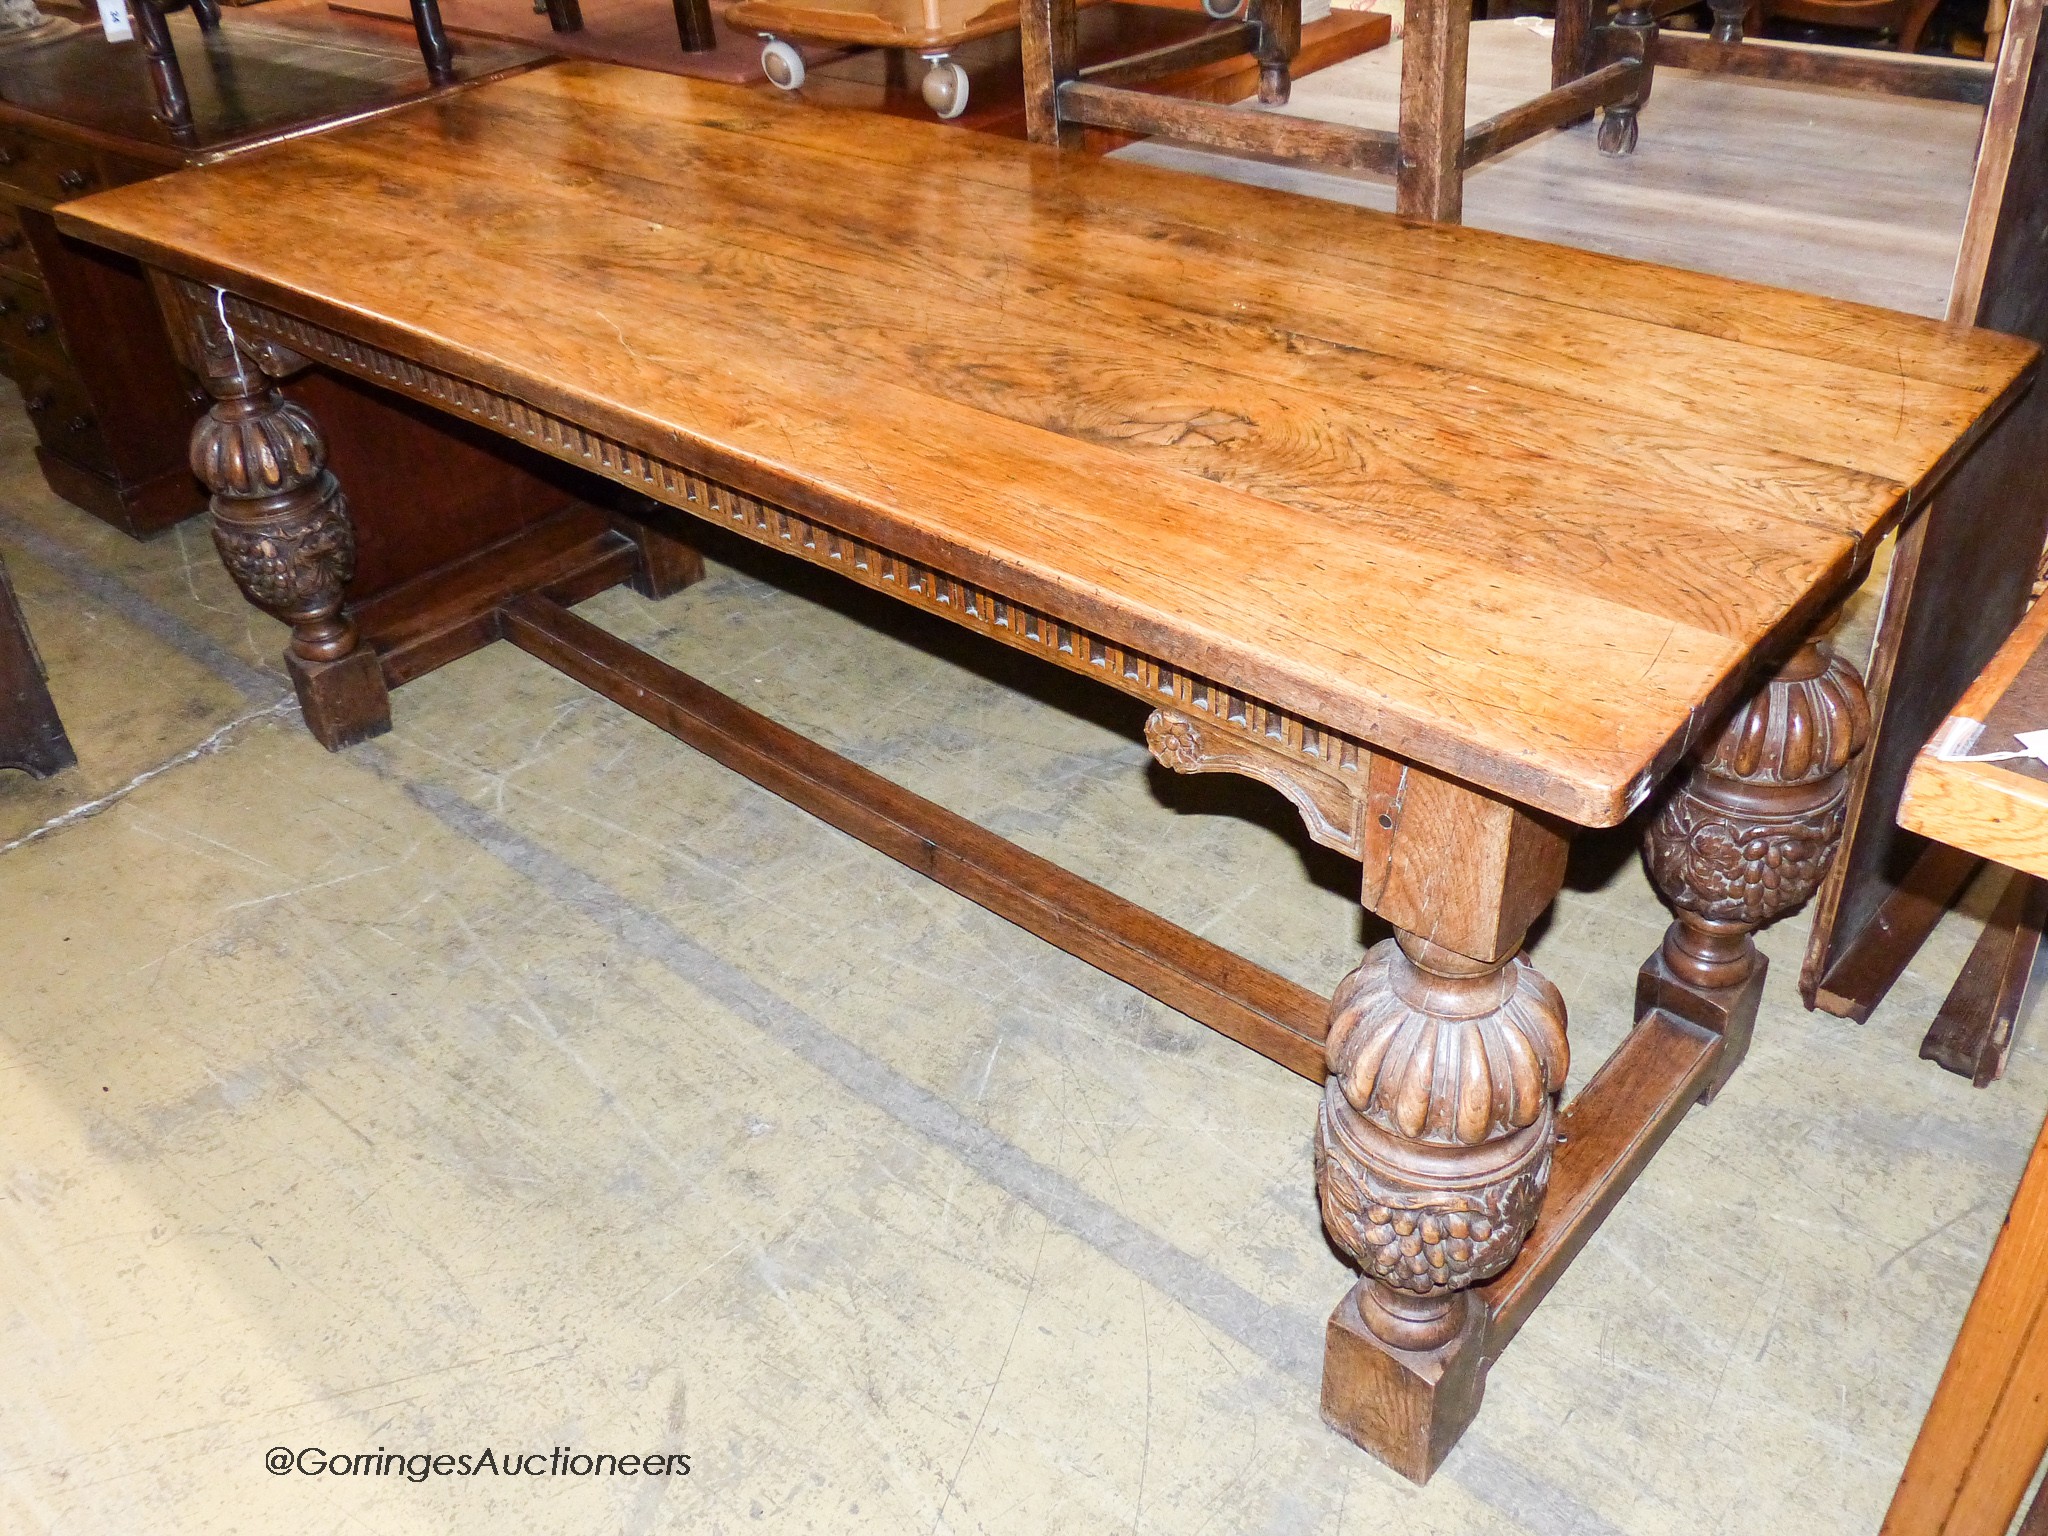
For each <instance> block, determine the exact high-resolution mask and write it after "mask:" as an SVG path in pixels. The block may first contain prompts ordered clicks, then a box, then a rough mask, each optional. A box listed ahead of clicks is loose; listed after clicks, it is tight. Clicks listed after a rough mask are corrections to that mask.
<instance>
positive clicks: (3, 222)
mask: <svg viewBox="0 0 2048 1536" xmlns="http://www.w3.org/2000/svg"><path fill="white" fill-rule="evenodd" d="M0 277H21V278H27V279H28V280H29V281H30V282H33V283H37V284H40V283H41V282H42V280H43V269H42V267H41V266H40V265H39V264H38V263H37V261H36V253H35V248H34V247H33V246H31V245H30V244H29V243H28V236H27V235H26V234H25V233H23V232H22V228H21V215H20V214H19V213H18V212H16V211H15V208H14V206H13V204H11V203H0Z"/></svg>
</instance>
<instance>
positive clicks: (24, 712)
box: [0, 561, 78, 779]
mask: <svg viewBox="0 0 2048 1536" xmlns="http://www.w3.org/2000/svg"><path fill="white" fill-rule="evenodd" d="M77 761H78V754H77V753H75V752H73V751H72V750H71V738H70V737H68V736H66V735H65V734H64V722H63V721H62V720H60V719H58V718H57V706H56V705H55V704H53V703H51V702H50V687H49V684H48V683H47V682H46V681H45V674H44V671H43V659H42V657H40V656H38V655H37V654H36V645H35V641H34V640H33V639H31V638H30V637H29V632H28V624H27V622H26V621H25V620H23V618H22V616H21V607H20V605H19V604H18V603H17V602H16V601H15V598H14V583H13V582H12V581H10V580H9V579H8V576H7V566H6V563H5V562H4V561H0V768H20V769H22V770H24V771H25V772H27V773H28V774H30V775H31V776H32V777H35V778H38V779H47V778H48V777H49V776H50V775H51V774H53V773H56V772H58V771H59V770H60V769H64V768H69V767H70V766H71V765H72V764H73V763H75V762H77Z"/></svg>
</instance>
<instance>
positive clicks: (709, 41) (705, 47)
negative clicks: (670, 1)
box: [675, 0, 718, 53]
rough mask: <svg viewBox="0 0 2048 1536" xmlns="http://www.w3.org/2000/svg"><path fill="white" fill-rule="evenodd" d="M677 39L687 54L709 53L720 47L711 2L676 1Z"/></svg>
mask: <svg viewBox="0 0 2048 1536" xmlns="http://www.w3.org/2000/svg"><path fill="white" fill-rule="evenodd" d="M675 7H676V37H677V39H678V40H679V41H680V42H681V43H682V45H683V52H685V53H709V52H710V51H711V50H712V49H714V48H716V47H717V46H718V33H717V31H716V30H715V29H714V28H713V27H712V25H711V6H710V3H709V0H675Z"/></svg>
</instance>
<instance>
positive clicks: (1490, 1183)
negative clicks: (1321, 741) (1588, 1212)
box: [1316, 933, 1570, 1481]
mask: <svg viewBox="0 0 2048 1536" xmlns="http://www.w3.org/2000/svg"><path fill="white" fill-rule="evenodd" d="M1569 1059H1570V1051H1569V1047H1568V1046H1567V1044H1566V1040H1565V1008H1564V1000H1563V998H1561V997H1560V996H1559V995H1558V991H1557V988H1555V987H1554V986H1552V985H1551V984H1550V983H1549V982H1548V981H1546V980H1545V979H1544V978H1543V977H1542V976H1540V975H1538V974H1537V972H1536V971H1535V969H1534V968H1533V967H1531V966H1530V964H1529V963H1528V962H1527V961H1526V960H1523V959H1520V958H1518V957H1510V958H1508V959H1506V960H1504V961H1499V962H1495V963H1492V964H1488V963H1485V962H1482V961H1477V960H1470V959H1467V958H1465V957H1464V956H1462V955H1457V954H1453V953H1452V952H1451V951H1449V950H1446V949H1443V948H1440V947H1439V946H1437V945H1435V944H1432V943H1430V942H1429V941H1428V940H1426V939H1423V938H1420V937H1419V936H1417V935H1414V934H1407V933H1403V934H1401V935H1400V936H1399V937H1398V938H1396V939H1390V940H1388V941H1387V942H1385V943H1383V944H1380V945H1378V946H1376V947H1375V948H1374V949H1373V950H1372V951H1371V952H1370V953H1369V954H1367V956H1366V957H1365V961H1364V963H1363V964H1361V965H1360V966H1359V967H1358V969H1357V970H1355V971H1353V972H1352V973H1351V974H1350V975H1349V976H1347V977H1346V978H1345V979H1344V982H1343V984H1342V985H1341V986H1340V987H1339V988H1338V989H1337V994H1336V996H1335V997H1334V998H1333V999H1332V1000H1331V1013H1330V1034H1329V1066H1330V1075H1329V1078H1328V1080H1327V1082H1326V1084H1325V1086H1324V1092H1323V1108H1322V1115H1321V1119H1320V1122H1319V1123H1318V1125H1317V1128H1316V1186H1317V1190H1318V1193H1319V1194H1320V1197H1321V1201H1322V1209H1323V1224H1324V1226H1325V1227H1326V1228H1327V1229H1328V1231H1329V1234H1330V1238H1331V1240H1332V1241H1333V1242H1334V1243H1335V1244H1336V1245H1337V1246H1338V1247H1339V1248H1340V1249H1342V1250H1343V1251H1344V1253H1345V1254H1346V1255H1348V1256H1349V1257H1350V1258H1351V1260H1352V1261H1353V1262H1354V1263H1355V1264H1357V1266H1358V1268H1359V1270H1360V1271H1361V1273H1362V1278H1361V1279H1360V1280H1359V1281H1358V1283H1357V1285H1355V1286H1354V1287H1353V1288H1352V1291H1351V1294H1350V1296H1348V1297H1347V1298H1346V1299H1345V1302H1344V1304H1343V1305H1341V1306H1340V1307H1339V1308H1338V1311H1337V1315H1336V1316H1335V1317H1333V1318H1332V1319H1331V1323H1330V1330H1329V1350H1330V1352H1331V1356H1332V1361H1331V1364H1330V1366H1329V1367H1328V1368H1326V1371H1325V1376H1324V1389H1323V1409H1324V1417H1325V1418H1326V1419H1328V1420H1329V1422H1330V1423H1331V1424H1332V1425H1333V1426H1335V1427H1336V1428H1337V1429H1339V1430H1341V1431H1342V1432H1343V1433H1345V1434H1347V1435H1349V1436H1350V1437H1351V1438H1353V1439H1355V1440H1358V1441H1359V1443H1361V1444H1363V1445H1366V1446H1368V1448H1370V1449H1371V1450H1373V1451H1375V1452H1376V1453H1377V1454H1378V1455H1380V1456H1381V1457H1383V1458H1384V1459H1386V1460H1387V1461H1388V1463H1389V1464H1390V1465H1392V1466H1393V1467H1394V1468H1395V1469H1396V1470H1397V1471H1399V1472H1402V1473H1404V1474H1405V1475H1407V1476H1409V1477H1411V1478H1414V1479H1416V1480H1417V1481H1421V1480H1423V1479H1426V1478H1427V1477H1428V1476H1429V1474H1430V1473H1431V1472H1432V1471H1434V1470H1435V1468H1436V1465H1437V1463H1438V1462H1439V1461H1440V1460H1441V1459H1442V1458H1443V1455H1444V1453H1445V1452H1446V1451H1448V1450H1449V1449H1450V1447H1451V1445H1452V1443H1453V1442H1455V1440H1456V1439H1457V1437H1458V1434H1459V1433H1460V1432H1461V1431H1462V1430H1463V1429H1464V1427H1465V1425H1466V1424H1467V1423H1469V1422H1470V1421H1471V1418H1472V1415H1473V1414H1474V1413H1475V1412H1477V1410H1478V1406H1479V1393H1480V1387H1481V1383H1482V1372H1483V1361H1482V1358H1481V1348H1482V1345H1483V1342H1484V1331H1485V1324H1486V1309H1485V1307H1484V1306H1483V1305H1482V1304H1481V1303H1480V1302H1479V1300H1478V1298H1476V1297H1475V1296H1474V1295H1473V1294H1472V1290H1471V1288H1472V1287H1473V1286H1475V1285H1477V1284H1479V1283H1480V1282H1481V1281H1484V1280H1487V1279H1490V1278H1491V1277H1492V1276H1494V1275H1496V1274H1498V1273H1499V1272H1500V1271H1501V1270H1503V1269H1505V1268H1506V1267H1507V1266H1508V1265H1509V1264H1510V1263H1511V1262H1512V1261H1513V1259H1514V1257H1515V1255H1516V1254H1517V1253H1518V1252H1519V1251H1520V1250H1521V1247H1522V1243H1523V1241H1524V1240H1525V1239H1526V1238H1527V1237H1528V1235H1529V1230H1530V1228H1531V1227H1533V1226H1534V1225H1535V1222H1536V1214H1537V1212H1538V1210H1539V1209H1540V1208H1541V1206H1542V1203H1543V1193H1544V1190H1545V1188H1546V1186H1547V1185H1548V1182H1549V1178H1550V1156H1551V1148H1552V1144H1553V1142H1554V1140H1555V1135H1556V1123H1555V1113H1556V1111H1555V1099H1556V1095H1557V1094H1558V1092H1559V1091H1560V1090H1561V1089H1562V1088H1563V1087H1564V1080H1565V1070H1566V1066H1567V1064H1568V1062H1569ZM1340 1392H1341V1393H1342V1394H1343V1398H1344V1400H1343V1401H1333V1397H1335V1396H1336V1395H1337V1394H1338V1393H1340Z"/></svg>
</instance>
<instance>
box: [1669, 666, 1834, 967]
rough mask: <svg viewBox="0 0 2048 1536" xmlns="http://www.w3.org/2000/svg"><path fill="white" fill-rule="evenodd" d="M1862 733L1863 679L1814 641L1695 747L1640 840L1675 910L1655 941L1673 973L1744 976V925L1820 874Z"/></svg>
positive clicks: (1750, 955) (1799, 896)
mask: <svg viewBox="0 0 2048 1536" xmlns="http://www.w3.org/2000/svg"><path fill="white" fill-rule="evenodd" d="M1869 735H1870V703H1869V700H1868V698H1867V697H1866V695H1865V694H1864V691H1863V680H1862V679H1861V678H1860V677H1858V676H1857V674H1856V669H1855V668H1854V667H1852V666H1850V665H1849V663H1848V662H1846V661H1844V660H1842V659H1841V658H1840V657H1838V656H1835V655H1833V654H1832V653H1831V652H1830V651H1829V650H1828V648H1827V646H1826V643H1825V641H1824V640H1822V639H1819V638H1815V639H1812V640H1809V641H1808V642H1807V643H1806V644H1805V645H1803V646H1802V647H1800V649H1799V651H1798V653H1797V654H1796V655H1794V656H1793V658H1792V659H1791V660H1790V661H1789V662H1787V663H1786V664H1785V666H1784V667H1783V668H1782V669H1781V670H1780V671H1779V672H1778V674H1777V676H1775V677H1773V678H1772V679H1771V680H1770V682H1769V683H1767V684H1766V685H1765V686H1764V687H1763V688H1762V689H1760V690H1758V692H1757V693H1756V694H1755V695H1754V696H1753V697H1751V698H1750V699H1749V701H1748V702H1747V703H1745V704H1743V705H1742V706H1741V708H1739V709H1737V710H1736V711H1735V713H1734V714H1733V715H1732V716H1730V717H1729V719H1728V722H1727V724H1725V725H1724V726H1723V727H1722V728H1721V730H1720V732H1719V733H1718V734H1717V735H1716V736H1715V737H1714V738H1713V740H1711V741H1710V742H1708V743H1707V745H1706V746H1705V747H1704V748H1703V749H1702V750H1701V751H1700V752H1699V753H1697V754H1696V756H1695V758H1694V762H1693V766H1692V768H1691V770H1690V771H1689V772H1688V773H1687V774H1686V776H1685V777H1684V779H1683V780H1682V781H1681V782H1680V783H1679V784H1678V785H1677V787H1676V788H1674V789H1673V790H1672V792H1671V793H1670V795H1669V796H1668V798H1666V800H1665V802H1664V804H1663V806H1662V807H1661V808H1660V809H1659V811H1658V813H1657V815H1656V818H1655V819H1654V820H1653V821H1652V822H1651V823H1650V827H1649V831H1648V832H1647V834H1646V835H1645V836H1644V839H1643V855H1644V861H1645V863H1646V864H1647V865H1648V866H1649V871H1650V878H1651V880H1652V881H1654V882H1655V883H1656V886H1657V889H1658V890H1659V891H1661V892H1662V893H1663V895H1664V898H1665V900H1667V901H1669V902H1670V903H1671V905H1672V906H1673V907H1675V908H1676V909H1677V911H1678V921H1677V922H1675V923H1673V924H1672V926H1671V929H1670V931H1669V932H1668V933H1667V934H1666V935H1665V937H1664V948H1663V957H1664V962H1665V964H1666V965H1667V966H1668V967H1669V968H1670V969H1671V971H1672V972H1673V973H1674V974H1675V975H1676V976H1677V977H1679V978H1680V979H1681V980H1683V981H1685V982H1688V983H1690V984H1691V985H1693V986H1696V987H1703V988H1708V989H1717V988H1724V987H1732V986H1737V985H1740V984H1741V983H1742V982H1743V981H1745V980H1747V979H1748V978H1749V976H1750V974H1751V972H1752V971H1753V970H1754V969H1755V966H1756V946H1755V944H1754V943H1753V942H1752V941H1751V939H1750V937H1749V935H1750V934H1751V932H1752V931H1754V930H1755V929H1757V928H1760V927H1762V926H1763V925H1764V924H1765V923H1768V922H1771V921H1773V920H1775V919H1777V918H1779V917H1782V916H1784V914H1786V913H1787V912H1790V911H1791V910H1792V909H1793V908H1795V907H1797V906H1799V905H1800V903H1802V902H1804V901H1805V900H1806V899H1807V898H1808V897H1810V896H1811V895H1812V894H1813V893H1814V891H1815V890H1817V889H1818V888H1819V886H1820V882H1821V880H1822V878H1823V877H1824V876H1825V875H1826V874H1827V870H1828V864H1829V862H1830V861H1831V860H1832V859H1833V858H1834V853H1835V847H1836V845H1837V843H1839V842H1840V840H1841V836H1842V822H1843V816H1844V807H1845V805H1846V803H1847V800H1848V793H1849V788H1848V776H1847V774H1846V772H1845V771H1844V770H1845V769H1846V768H1847V767H1848V764H1849V761H1850V759H1851V758H1853V757H1854V756H1855V755H1856V754H1857V753H1858V752H1860V751H1861V750H1862V749H1863V746H1864V743H1865V741H1866V740H1867V739H1868V738H1869Z"/></svg>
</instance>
